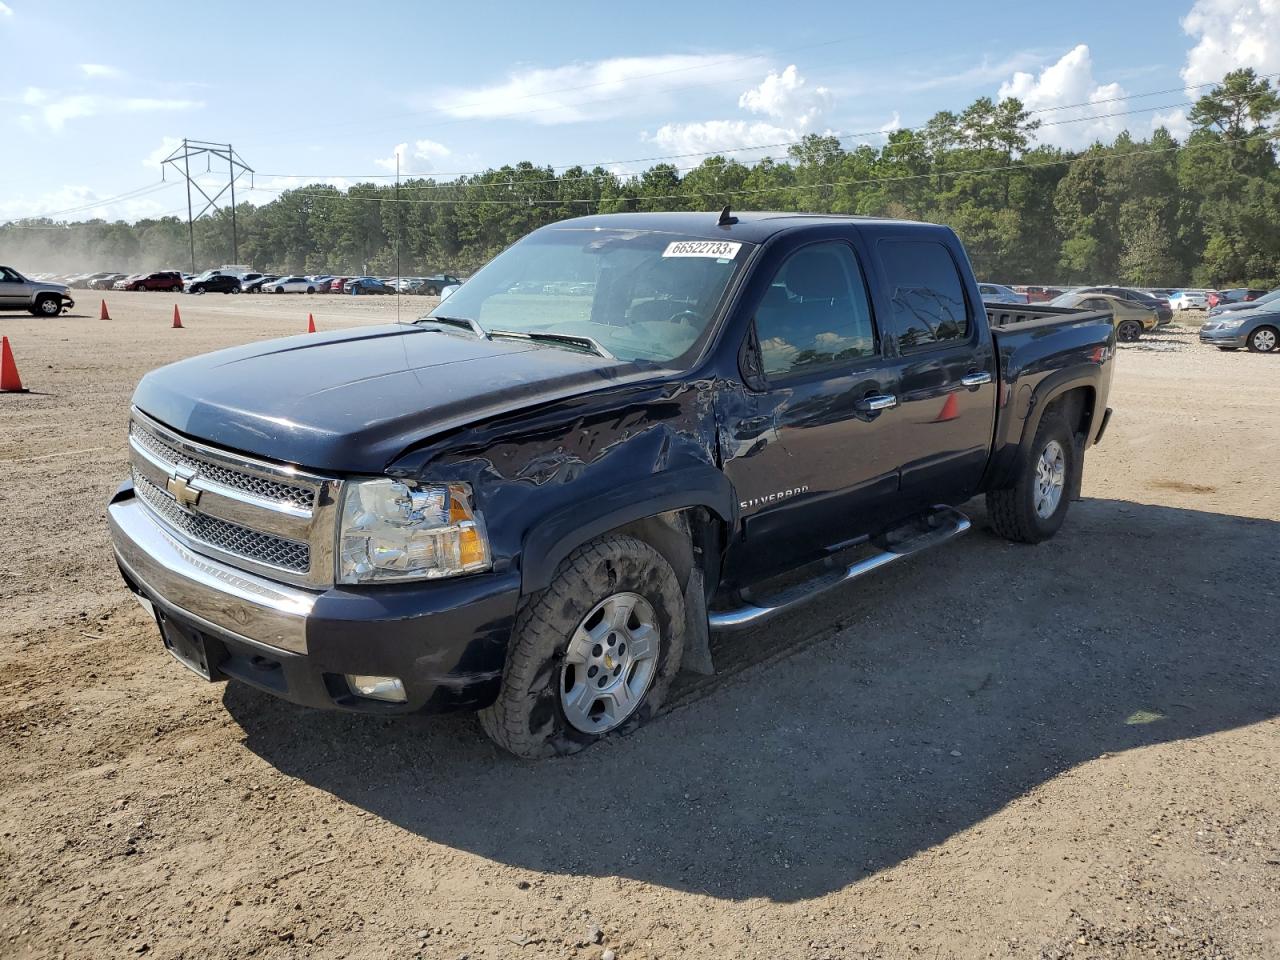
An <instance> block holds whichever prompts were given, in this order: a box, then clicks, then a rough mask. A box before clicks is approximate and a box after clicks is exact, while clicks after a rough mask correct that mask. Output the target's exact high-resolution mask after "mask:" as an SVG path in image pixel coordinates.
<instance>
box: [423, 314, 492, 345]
mask: <svg viewBox="0 0 1280 960" xmlns="http://www.w3.org/2000/svg"><path fill="white" fill-rule="evenodd" d="M413 322H414V323H443V324H445V325H446V326H450V327H464V328H465V329H467V330H470V331H471V332H472V333H474V334H475V335H476V336H477V337H480V338H481V339H482V340H488V339H490V337H489V334H488V332H487V331H486V330H485V328H484V327H482V326H480V324H478V323H476V321H474V320H471V319H469V318H467V317H441V316H436V315H430V316H425V317H419V318H418V319H417V320H415V321H413Z"/></svg>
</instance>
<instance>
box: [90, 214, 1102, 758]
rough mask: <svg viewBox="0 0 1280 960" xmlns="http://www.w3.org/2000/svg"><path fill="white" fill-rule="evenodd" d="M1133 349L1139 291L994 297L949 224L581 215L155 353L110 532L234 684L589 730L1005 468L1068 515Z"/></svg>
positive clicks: (1047, 529)
mask: <svg viewBox="0 0 1280 960" xmlns="http://www.w3.org/2000/svg"><path fill="white" fill-rule="evenodd" d="M1114 347H1115V337H1114V333H1113V329H1112V323H1111V318H1110V316H1109V315H1108V314H1106V313H1097V312H1087V311H1086V312H1079V311H1071V310H1064V309H1055V308H1052V307H1046V306H1043V305H1032V306H1025V305H1013V304H998V305H991V306H989V307H987V306H984V304H983V302H982V299H981V297H980V295H979V292H978V285H977V283H976V282H975V281H974V278H973V274H972V271H971V270H970V267H969V263H968V260H967V258H966V256H965V253H964V250H963V248H962V247H961V245H960V243H959V241H958V240H957V238H956V236H955V234H954V233H953V232H952V231H951V230H949V229H947V228H945V227H941V226H934V225H931V224H923V223H910V222H896V221H889V220H875V219H863V218H849V217H834V216H805V215H797V214H769V213H754V214H741V215H740V216H736V217H735V216H733V215H731V214H730V213H729V211H728V210H725V211H723V212H722V213H721V214H720V215H719V216H717V215H716V214H714V213H707V214H702V213H670V214H616V215H605V216H595V217H585V218H582V219H576V220H567V221H563V222H560V223H556V224H554V225H551V226H547V227H544V228H542V229H540V230H538V231H536V232H534V233H533V234H531V235H529V236H528V237H526V238H524V239H523V240H521V241H520V242H519V243H517V244H515V245H514V246H512V247H511V248H510V249H508V250H507V251H506V252H504V253H502V254H501V255H499V256H498V257H496V258H495V259H494V260H493V261H492V262H491V263H489V264H488V265H487V266H486V267H485V268H484V269H483V270H481V271H479V272H478V273H477V274H476V275H475V276H474V277H472V278H471V279H470V280H469V281H467V283H466V284H464V285H463V286H462V287H461V288H460V289H459V290H458V291H457V292H456V293H454V294H453V296H452V297H450V298H449V299H448V300H446V301H444V302H443V303H442V304H441V305H440V306H439V307H437V308H436V310H435V312H434V313H433V314H431V315H429V316H426V317H423V318H421V319H420V320H417V321H416V322H413V323H408V324H393V325H387V326H377V327H363V328H358V329H353V330H347V331H344V332H339V333H332V334H324V335H319V336H315V335H312V336H304V337H292V338H288V339H285V340H278V341H274V342H270V343H254V344H250V345H247V346H243V347H236V348H233V349H229V350H223V351H220V352H217V353H212V354H208V355H206V356H201V357H195V358H193V359H190V360H186V361H183V362H181V363H177V364H173V365H172V366H169V367H165V368H163V369H160V370H156V371H154V372H152V373H150V374H148V375H147V376H146V377H145V378H143V380H142V382H141V383H140V384H139V385H138V388H137V392H136V393H135V395H134V401H133V403H134V405H133V410H132V415H131V418H130V421H129V441H130V450H131V457H132V459H131V467H132V470H131V478H130V480H129V481H128V482H127V483H125V484H124V485H123V486H122V487H121V488H120V490H119V491H118V492H117V493H116V495H115V496H114V497H113V498H112V500H111V504H110V509H109V518H110V525H111V536H112V541H113V544H114V548H115V553H116V557H117V559H118V561H119V565H120V569H121V572H122V573H123V575H124V579H125V582H126V583H127V584H128V586H129V588H130V589H131V590H132V591H133V592H134V593H135V594H136V595H137V596H138V598H139V599H140V600H141V601H142V602H143V605H144V606H146V607H147V608H148V609H149V610H151V611H152V612H153V614H154V615H155V617H156V620H157V622H158V625H159V628H160V633H161V636H162V637H163V640H164V644H165V646H166V647H168V649H169V650H170V651H171V652H172V653H173V654H174V655H175V656H176V657H177V658H178V659H179V660H181V661H182V662H183V663H184V664H186V665H187V666H188V667H190V668H191V669H192V670H194V671H195V672H197V673H199V674H201V675H202V676H204V677H205V678H208V679H211V680H221V679H225V678H232V679H235V680H238V681H242V682H244V683H248V684H252V685H253V686H255V687H257V688H259V689H261V690H264V691H267V692H269V693H272V694H275V695H278V696H280V697H283V698H286V699H288V700H291V701H294V702H296V703H300V704H305V705H308V706H312V707H323V708H332V709H347V710H358V711H363V712H369V713H383V714H394V713H404V712H408V711H416V710H427V711H446V710H456V709H474V710H480V711H481V719H482V722H483V725H484V727H485V729H486V730H487V731H488V732H489V734H490V735H492V736H493V738H494V739H495V740H496V741H497V742H498V743H499V744H501V745H502V746H504V747H506V748H507V749H508V750H510V751H512V752H513V753H516V754H518V755H520V756H523V757H544V756H551V755H555V754H565V753H572V752H574V751H576V750H579V749H581V748H582V747H584V746H586V745H588V744H590V743H592V742H593V741H595V740H597V739H599V738H600V737H603V736H607V735H611V734H618V733H623V732H626V731H628V730H631V729H634V728H635V727H636V726H637V725H639V724H641V723H643V722H644V721H645V720H647V719H648V718H649V717H651V716H652V715H653V714H654V713H655V712H656V711H657V710H658V709H659V707H660V706H661V703H662V700H663V697H664V695H665V694H666V692H667V690H668V688H669V687H670V685H671V682H672V680H673V678H674V677H675V675H676V673H677V672H678V671H679V670H680V669H681V667H682V665H683V667H684V668H685V669H692V670H696V671H700V672H708V671H710V670H711V669H712V663H711V654H710V646H709V642H708V635H709V632H711V631H714V630H733V629H738V628H743V627H747V626H751V625H754V624H758V623H760V622H762V621H764V620H766V619H767V618H768V617H770V616H771V615H773V614H774V613H776V612H777V611H779V610H782V609H785V608H787V607H788V606H790V605H792V604H794V603H797V602H800V601H802V600H804V599H805V598H807V597H810V596H813V595H814V594H815V593H817V592H819V591H821V590H824V589H827V588H829V587H831V586H833V585H835V584H838V583H842V582H845V581H847V580H850V579H853V578H855V577H858V576H861V575H863V574H865V573H868V572H870V571H872V570H874V569H876V568H878V567H880V566H883V565H884V564H886V563H889V562H892V561H894V560H896V559H898V558H901V557H904V556H908V555H910V554H912V553H915V552H918V551H920V550H922V549H924V548H926V547H929V546H932V545H935V544H938V543H941V542H944V541H946V540H948V539H950V538H951V537H954V536H955V535H957V534H959V533H963V532H964V531H965V530H966V529H968V526H969V521H968V519H967V518H966V517H965V516H964V515H963V514H962V513H961V512H960V511H959V510H957V507H958V506H960V505H963V504H964V503H965V502H966V501H967V500H969V499H971V498H972V497H974V496H975V495H976V494H979V493H985V495H986V498H987V504H988V515H989V517H990V522H991V524H992V526H993V527H994V528H995V530H996V532H997V533H999V534H1000V535H1002V536H1004V537H1007V538H1009V539H1010V540H1014V541H1019V542H1023V543H1036V542H1038V541H1041V540H1044V539H1046V538H1048V537H1051V536H1053V534H1054V533H1055V532H1056V531H1057V529H1058V528H1059V526H1060V525H1061V524H1062V522H1063V519H1064V517H1065V515H1066V512H1067V509H1068V504H1069V503H1070V501H1071V500H1072V499H1073V498H1074V497H1076V496H1077V494H1078V490H1079V486H1080V478H1081V471H1082V469H1083V460H1084V453H1085V451H1086V449H1087V448H1088V447H1089V446H1090V445H1091V444H1094V443H1096V442H1098V440H1099V438H1100V437H1101V435H1102V432H1103V430H1104V429H1105V427H1106V424H1107V418H1108V416H1109V414H1110V411H1109V410H1108V408H1107V395H1108V390H1109V387H1110V381H1111V371H1112V364H1111V358H1112V355H1113V350H1114Z"/></svg>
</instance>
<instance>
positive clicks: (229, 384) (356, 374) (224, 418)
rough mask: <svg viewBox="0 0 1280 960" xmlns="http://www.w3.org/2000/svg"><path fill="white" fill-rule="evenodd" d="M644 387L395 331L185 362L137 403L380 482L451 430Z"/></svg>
mask: <svg viewBox="0 0 1280 960" xmlns="http://www.w3.org/2000/svg"><path fill="white" fill-rule="evenodd" d="M643 378H644V375H643V374H638V373H637V371H636V369H635V367H634V366H632V365H630V364H622V363H619V362H618V361H616V360H606V359H604V358H602V357H597V356H595V355H593V354H588V353H582V352H578V351H574V350H569V349H561V348H558V347H554V346H543V345H533V344H530V343H527V342H524V341H519V340H502V339H498V340H485V339H481V338H478V337H474V336H472V335H471V334H468V333H466V332H462V331H458V332H456V333H455V332H452V331H444V330H441V329H439V328H438V327H430V326H424V327H418V326H413V325H404V324H388V325H384V326H376V327H361V328H357V329H353V330H345V331H339V332H335V333H331V334H309V335H305V336H299V337H289V338H287V339H284V340H271V341H266V342H263V343H255V344H249V345H246V346H242V347H234V348H232V349H229V350H220V351H218V352H216V353H209V354H204V355H203V356H199V357H193V358H191V359H189V360H183V361H180V362H179V363H175V364H171V365H169V366H167V367H161V368H160V369H159V370H154V371H152V372H151V373H149V374H147V375H146V376H145V377H143V379H142V382H141V383H139V384H138V388H137V390H136V391H135V393H134V404H135V405H136V406H137V407H138V408H139V409H141V410H142V411H143V412H144V413H146V414H148V415H150V416H151V417H154V418H155V419H156V420H159V421H160V422H161V423H164V424H167V425H168V426H170V427H172V428H173V429H174V430H177V431H178V432H180V433H184V434H186V435H188V436H190V437H192V438H194V439H197V440H203V441H205V442H207V443H211V444H214V445H217V446H221V447H227V448H230V449H232V450H238V451H241V452H243V453H248V454H253V455H257V456H260V457H265V458H268V459H272V460H280V461H284V462H287V463H294V464H297V465H299V466H303V467H309V468H311V469H313V470H318V471H329V472H342V473H380V472H381V471H382V470H383V469H384V468H385V467H386V466H387V464H388V463H389V462H390V461H391V460H392V459H394V458H395V457H396V456H397V455H398V454H399V453H401V452H402V451H403V450H405V449H406V448H407V447H409V446H410V445H412V444H415V443H418V442H421V441H422V440H425V439H428V438H430V437H432V436H434V435H437V434H439V433H442V432H444V431H446V430H451V429H455V428H457V427H460V426H464V425H466V424H468V423H472V422H475V421H477V420H481V419H484V418H486V417H489V416H492V415H494V414H498V413H504V412H509V411H511V410H513V409H518V408H520V407H523V406H528V405H532V404H536V403H541V402H545V401H549V400H556V399H561V398H564V397H568V396H573V395H575V394H579V393H584V392H586V391H589V390H591V389H594V388H596V387H600V386H604V385H606V384H610V383H616V382H618V381H619V379H623V380H633V379H643Z"/></svg>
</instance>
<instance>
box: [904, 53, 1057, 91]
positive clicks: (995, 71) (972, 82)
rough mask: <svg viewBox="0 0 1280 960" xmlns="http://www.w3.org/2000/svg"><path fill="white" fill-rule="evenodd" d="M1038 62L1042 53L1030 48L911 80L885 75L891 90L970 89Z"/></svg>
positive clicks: (1032, 66)
mask: <svg viewBox="0 0 1280 960" xmlns="http://www.w3.org/2000/svg"><path fill="white" fill-rule="evenodd" d="M1040 62H1042V57H1041V56H1039V55H1037V54H1036V53H1034V52H1032V51H1030V50H1020V51H1018V52H1017V53H1014V54H1013V55H1011V56H1009V57H1006V58H1005V59H1003V60H1000V61H998V62H994V63H993V62H992V61H991V59H990V58H989V57H986V56H984V57H983V58H982V60H981V62H979V63H977V64H975V65H973V66H971V67H965V68H964V69H963V70H951V71H949V72H947V73H938V74H934V75H932V76H923V77H918V78H914V79H913V78H912V77H911V76H910V75H909V76H908V77H907V78H905V79H898V78H894V77H893V76H892V74H889V75H888V76H889V77H890V78H891V79H890V84H891V85H892V87H893V88H894V89H897V90H906V91H908V92H911V93H918V92H923V91H925V90H969V89H972V88H974V87H984V86H986V85H987V84H990V83H993V82H994V81H996V80H1000V79H1002V78H1004V77H1007V76H1008V75H1009V74H1010V73H1011V72H1014V71H1018V70H1030V69H1032V68H1034V67H1035V66H1036V65H1037V64H1039V63H1040Z"/></svg>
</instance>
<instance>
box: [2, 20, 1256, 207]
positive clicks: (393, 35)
mask: <svg viewBox="0 0 1280 960" xmlns="http://www.w3.org/2000/svg"><path fill="white" fill-rule="evenodd" d="M0 49H4V50H5V56H4V57H3V58H0V110H2V112H3V114H2V115H3V118H4V119H3V129H4V131H5V136H4V145H3V146H0V185H2V188H0V220H9V219H16V218H19V217H27V216H54V217H55V219H59V220H81V219H90V218H95V217H102V218H106V219H117V218H122V219H126V220H134V219H137V218H139V217H143V216H160V215H166V214H184V215H185V212H186V194H185V191H184V190H183V187H182V182H181V178H180V177H175V175H174V174H173V173H172V172H170V173H168V174H167V179H162V167H161V163H160V161H161V160H162V159H163V158H164V157H165V156H167V155H169V154H170V153H171V152H172V151H173V149H174V148H175V147H176V146H177V145H178V143H179V142H180V141H181V140H182V138H184V137H187V138H191V139H195V140H206V141H214V142H221V143H228V142H229V143H231V144H232V145H233V146H234V147H235V149H236V151H237V153H238V154H239V155H240V156H241V157H242V158H243V160H244V162H245V163H246V164H248V165H249V166H250V167H252V168H253V170H254V171H255V172H254V176H253V178H252V186H253V188H252V189H249V187H250V183H249V180H248V178H247V177H246V178H245V179H244V180H242V181H239V182H238V183H237V199H241V200H248V201H250V202H253V203H266V202H269V201H270V200H271V199H272V198H273V197H275V196H276V195H278V193H279V192H280V191H281V190H284V189H287V188H289V187H292V186H299V185H302V184H305V183H313V182H320V181H324V182H330V183H333V184H335V185H336V186H339V187H345V186H347V185H349V184H351V183H356V182H360V181H363V180H370V179H383V180H385V179H386V178H389V177H391V176H393V175H394V173H395V169H396V160H397V157H398V158H399V160H400V169H401V172H402V173H403V174H405V175H406V176H436V177H440V178H451V177H453V176H454V175H457V174H460V173H470V172H476V171H480V170H483V169H485V168H486V167H491V166H500V165H502V164H504V163H514V162H517V161H520V160H531V161H534V162H535V163H538V164H544V165H545V164H550V165H553V166H555V167H556V168H557V169H563V168H565V167H567V166H570V165H572V164H582V165H584V166H588V167H590V166H594V165H596V164H600V165H602V166H604V167H606V168H609V169H613V170H616V171H617V172H619V173H622V174H626V173H631V172H637V171H639V170H642V169H644V168H645V167H647V166H650V165H651V164H652V163H653V162H656V160H657V159H659V158H662V159H665V160H666V161H667V162H670V163H673V164H674V165H676V166H677V167H680V168H682V169H686V168H689V167H693V166H696V165H697V163H698V162H700V161H701V160H702V159H703V157H704V156H706V155H708V154H711V153H716V152H723V153H725V154H726V155H727V156H732V157H735V158H738V159H741V160H743V161H745V162H750V161H751V160H753V159H758V158H759V157H761V156H763V155H773V156H775V157H776V156H782V155H784V154H785V152H786V147H785V144H786V143H788V142H791V141H794V140H796V139H798V138H800V137H802V136H804V135H806V134H809V133H830V134H835V135H838V136H841V137H843V138H844V139H843V142H844V144H845V146H846V147H852V146H856V145H857V144H859V143H871V144H879V143H883V142H884V137H885V135H886V133H887V132H888V131H891V130H894V129H897V128H899V127H904V126H906V127H909V126H915V125H918V124H922V123H924V122H925V121H926V120H927V119H928V118H929V117H930V116H932V115H933V114H934V113H936V112H937V111H939V110H955V111H959V110H962V109H963V108H964V107H965V106H967V105H968V104H970V103H972V102H973V100H975V99H976V98H977V97H980V96H991V97H996V98H999V97H1002V96H1017V97H1019V98H1020V99H1022V100H1023V102H1024V103H1025V104H1026V106H1027V107H1028V109H1030V110H1032V111H1035V115H1036V117H1037V119H1039V120H1041V122H1042V123H1043V124H1044V126H1043V127H1042V128H1041V129H1040V131H1039V132H1038V135H1037V136H1038V140H1039V141H1040V142H1043V143H1051V144H1055V145H1059V146H1063V147H1071V148H1078V147H1083V146H1087V145H1088V144H1089V143H1091V142H1092V141H1094V140H1097V139H1102V140H1104V141H1106V140H1110V139H1111V138H1113V137H1114V136H1115V135H1116V134H1117V133H1119V132H1120V131H1121V130H1123V129H1129V130H1131V131H1132V132H1133V133H1134V134H1135V135H1137V136H1146V135H1148V134H1149V133H1150V132H1151V131H1152V130H1153V129H1154V128H1155V127H1156V126H1159V125H1163V126H1165V127H1166V128H1167V129H1169V130H1170V132H1172V133H1173V134H1174V135H1175V136H1182V135H1185V133H1186V132H1187V128H1188V125H1187V120H1186V112H1187V109H1188V104H1189V101H1190V100H1192V99H1194V98H1195V97H1196V96H1198V95H1199V94H1200V93H1202V92H1204V90H1205V89H1206V87H1205V86H1203V85H1204V84H1208V83H1212V82H1213V81H1215V80H1219V79H1221V77H1222V75H1223V74H1224V73H1225V72H1226V71H1228V70H1230V69H1233V68H1236V67H1241V66H1251V67H1253V68H1254V69H1256V70H1257V71H1258V72H1259V73H1262V74H1280V0H1128V2H1116V0H1107V2H1102V0H1073V2H1071V3H1052V4H1049V3H1044V4H1029V3H1026V2H1025V0H1016V2H1013V0H1010V2H1004V0H1000V2H970V3H965V4H957V3H955V2H954V0H942V2H938V0H912V2H909V3H890V4H886V3H884V2H883V0H882V2H878V3H875V4H871V3H863V2H859V0H813V2H809V0H795V2H791V3H779V2H777V0H773V2H769V3H764V2H757V0H739V2H737V3H735V4H720V3H689V2H687V0H686V2H682V3H668V2H660V0H651V2H648V3H642V4H632V5H628V6H621V5H618V4H608V5H606V4H590V3H584V2H582V0H578V2H577V3H574V4H565V3H557V2H554V0H544V2H542V3H539V4H531V3H528V2H521V3H506V2H489V3H473V4H464V5H456V6H455V5H450V6H444V5H440V4H427V3H422V2H419V3H413V2H383V3H380V2H376V0H367V2H365V3H363V4H360V5H356V6H353V5H351V4H339V3H327V2H318V0H310V2H286V0H267V2H265V3H263V2H258V3H245V2H238V0H218V2H214V3H210V4H204V5H201V6H199V7H195V6H188V5H175V4H172V3H171V2H165V3H152V2H146V0H126V2H123V3H116V4H104V3H100V2H98V0H0ZM193 172H194V173H199V172H200V171H199V170H198V169H197V170H195V171H193ZM205 179H206V181H207V183H208V184H209V185H211V188H212V189H216V186H213V184H214V181H215V177H214V175H213V174H212V173H211V172H210V173H209V174H208V175H207V176H206V177H205ZM224 182H225V178H224Z"/></svg>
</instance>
